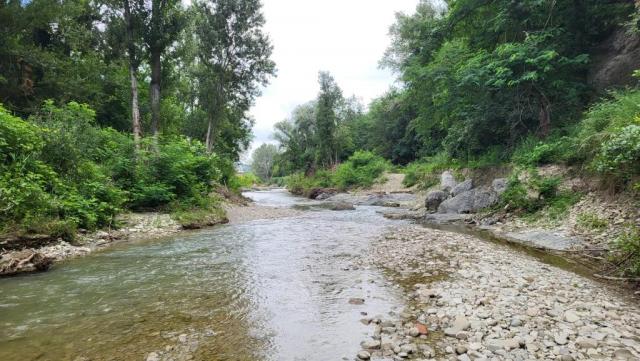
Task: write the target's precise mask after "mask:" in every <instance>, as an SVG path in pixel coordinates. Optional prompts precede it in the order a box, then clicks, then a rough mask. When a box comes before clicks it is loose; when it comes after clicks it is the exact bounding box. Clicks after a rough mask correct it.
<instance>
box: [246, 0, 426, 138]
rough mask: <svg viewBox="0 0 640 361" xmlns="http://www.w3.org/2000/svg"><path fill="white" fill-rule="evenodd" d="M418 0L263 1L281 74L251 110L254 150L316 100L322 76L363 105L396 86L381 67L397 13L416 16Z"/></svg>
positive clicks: (267, 28) (269, 32)
mask: <svg viewBox="0 0 640 361" xmlns="http://www.w3.org/2000/svg"><path fill="white" fill-rule="evenodd" d="M417 3H418V0H393V1H388V0H323V1H311V0H263V5H264V8H263V11H264V14H265V17H266V20H267V23H266V26H265V30H266V32H267V33H268V34H269V37H270V38H271V42H272V44H273V46H274V51H273V56H272V59H273V60H274V61H275V62H276V65H277V68H278V73H277V76H276V77H275V78H272V79H271V83H270V84H269V86H267V87H266V88H265V89H264V91H263V93H262V96H261V97H259V98H258V99H257V101H256V104H255V105H254V107H253V108H252V109H251V115H252V116H253V117H254V118H255V120H256V124H255V126H254V128H253V133H254V140H253V144H252V147H251V148H252V149H255V148H256V147H257V146H259V145H260V144H262V143H264V142H270V141H271V142H272V141H273V139H272V132H273V125H274V124H275V123H276V122H279V121H281V120H283V119H285V118H286V117H288V116H289V114H290V112H291V111H292V110H293V108H294V107H295V106H296V105H298V104H302V103H305V102H307V101H309V100H312V99H313V98H315V96H316V95H317V93H318V83H317V78H318V71H320V70H327V71H329V72H330V73H331V74H332V75H333V76H334V77H335V78H336V81H337V82H338V85H339V86H340V87H341V88H342V91H343V93H344V95H345V96H351V95H356V96H357V97H359V98H360V99H361V100H362V101H363V102H364V103H365V104H367V103H368V102H369V101H370V100H371V99H372V98H375V97H377V96H379V95H382V94H383V93H384V92H385V91H386V90H387V89H388V88H389V86H390V85H391V84H392V83H393V81H394V77H393V75H392V74H391V73H390V72H389V71H388V70H381V69H379V68H378V61H379V60H380V58H381V57H382V55H383V54H384V51H385V49H386V48H387V46H388V45H389V36H388V30H389V26H390V25H391V24H393V22H394V19H395V13H396V12H398V11H402V12H405V13H412V12H413V10H414V9H415V7H416V5H417Z"/></svg>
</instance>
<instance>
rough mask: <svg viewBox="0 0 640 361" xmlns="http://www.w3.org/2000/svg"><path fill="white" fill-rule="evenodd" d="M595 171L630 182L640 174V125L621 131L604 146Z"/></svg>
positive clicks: (630, 126)
mask: <svg viewBox="0 0 640 361" xmlns="http://www.w3.org/2000/svg"><path fill="white" fill-rule="evenodd" d="M593 167H594V169H595V170H596V171H597V172H598V173H600V174H603V175H604V176H606V177H613V178H614V179H618V180H621V181H628V180H630V179H631V178H632V177H633V176H636V175H639V174H640V125H628V126H626V127H624V128H621V129H619V130H618V131H616V132H615V133H614V134H612V135H611V136H610V138H609V139H608V140H607V141H606V142H604V144H602V146H601V148H600V151H599V152H598V154H597V155H596V158H595V159H594V160H593Z"/></svg>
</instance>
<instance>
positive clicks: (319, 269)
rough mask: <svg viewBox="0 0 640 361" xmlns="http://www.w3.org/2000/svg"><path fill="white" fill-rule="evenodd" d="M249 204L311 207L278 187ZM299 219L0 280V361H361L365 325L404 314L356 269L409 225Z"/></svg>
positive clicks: (355, 213)
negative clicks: (384, 238)
mask: <svg viewBox="0 0 640 361" xmlns="http://www.w3.org/2000/svg"><path fill="white" fill-rule="evenodd" d="M245 195H246V196H248V197H250V198H252V199H254V200H255V201H256V204H257V205H258V206H261V207H272V208H273V212H274V213H278V212H279V210H282V209H284V208H287V209H288V208H291V207H292V206H294V205H296V204H298V205H300V204H301V203H304V204H305V205H309V203H308V202H309V201H307V200H304V199H301V198H296V197H293V196H291V195H289V194H288V193H286V192H284V191H278V190H275V191H268V192H250V193H247V194H245ZM312 205H313V204H311V206H312ZM304 209H307V210H305V211H303V212H296V213H293V214H289V213H287V212H284V213H283V212H280V213H282V214H283V216H282V217H279V218H274V219H256V220H250V221H246V222H238V223H233V222H232V224H229V225H224V226H219V227H215V228H212V229H206V230H200V231H194V232H183V233H179V234H176V235H172V236H170V237H167V238H164V239H160V240H157V239H156V240H153V241H151V240H150V241H139V242H135V243H127V244H120V245H117V246H115V247H112V248H109V249H107V250H104V251H100V252H96V253H93V254H91V255H89V256H86V257H83V258H80V259H74V260H69V261H67V262H64V263H61V264H57V265H55V266H54V268H53V269H52V270H50V271H49V272H47V273H40V274H32V275H25V276H20V277H14V278H8V279H2V280H0V325H1V326H2V327H1V328H0V360H5V361H11V360H78V361H79V360H154V361H155V360H166V359H173V360H191V359H193V360H339V359H343V358H347V359H353V355H355V354H356V353H357V352H358V351H359V350H360V345H359V342H360V341H361V340H362V339H363V338H366V337H367V336H369V335H370V334H371V333H372V330H371V328H370V327H367V326H365V325H364V324H362V323H361V322H359V320H360V319H361V318H363V317H364V316H365V315H377V314H387V313H388V312H390V311H391V312H393V311H394V310H395V311H398V310H400V309H402V307H403V305H404V304H403V297H402V295H401V293H400V291H399V290H398V289H397V288H395V287H392V285H391V284H390V283H389V282H388V281H386V280H385V278H384V275H383V274H382V272H381V271H380V270H378V269H377V268H375V267H369V266H358V265H357V264H358V262H357V260H358V259H359V258H360V257H361V256H362V254H364V253H366V252H367V251H368V249H369V248H370V246H371V242H372V241H373V240H374V239H376V237H378V236H379V235H380V234H383V233H384V232H385V231H387V230H388V229H389V228H390V227H392V226H397V225H398V224H401V223H402V222H399V221H390V220H387V219H385V218H383V217H382V216H381V215H380V214H378V213H377V212H376V211H377V210H378V207H371V206H358V207H356V209H355V210H347V211H339V212H337V211H331V210H323V209H320V208H314V207H308V208H304ZM360 298H361V299H365V303H364V304H353V303H358V302H351V303H350V302H349V301H350V299H360ZM352 301H353V300H352Z"/></svg>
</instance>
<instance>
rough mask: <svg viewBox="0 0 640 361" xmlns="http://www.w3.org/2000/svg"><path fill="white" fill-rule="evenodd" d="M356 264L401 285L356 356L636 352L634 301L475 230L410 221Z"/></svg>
mask: <svg viewBox="0 0 640 361" xmlns="http://www.w3.org/2000/svg"><path fill="white" fill-rule="evenodd" d="M362 263H363V264H364V265H374V266H376V267H380V268H381V269H382V270H384V271H385V272H386V273H387V274H388V275H389V277H390V278H391V280H392V281H394V282H396V283H397V284H399V285H402V286H403V287H404V288H405V290H406V292H405V294H406V297H407V300H406V301H407V304H408V305H409V306H408V307H407V309H406V310H405V311H404V312H402V313H401V314H400V315H395V314H392V315H390V316H389V317H387V318H385V317H383V316H374V317H371V318H365V319H363V322H365V323H370V324H371V327H372V328H373V336H372V338H370V339H368V340H364V341H363V343H362V344H361V345H362V348H363V349H362V351H361V352H359V353H358V355H357V357H356V359H358V360H367V359H384V360H389V359H393V360H400V359H416V360H435V359H438V360H461V361H464V360H531V359H539V360H566V361H570V360H584V359H619V360H637V359H640V326H639V325H640V307H639V306H638V303H637V299H633V298H632V297H631V296H626V295H623V294H620V293H618V292H617V291H615V290H612V289H609V288H607V287H605V286H603V285H602V284H600V283H597V282H594V281H592V280H590V279H588V278H585V277H582V276H579V275H576V274H574V273H572V272H569V271H565V270H562V269H559V268H556V267H554V266H550V265H546V264H544V263H541V262H540V261H538V260H536V259H534V258H532V257H530V256H527V255H524V254H521V253H519V252H517V251H514V250H512V249H510V248H508V247H505V246H501V245H497V244H493V243H489V242H486V241H482V240H479V239H477V238H475V237H472V236H467V235H462V234H457V233H452V232H446V231H439V230H434V229H428V230H426V229H425V228H423V227H421V226H418V225H411V226H406V227H398V228H397V229H395V230H394V231H393V232H390V233H388V234H386V235H384V236H383V237H381V238H380V240H379V242H378V243H377V244H376V246H375V248H374V249H373V250H372V252H371V253H370V254H369V255H367V256H366V257H365V258H364V259H363V260H362Z"/></svg>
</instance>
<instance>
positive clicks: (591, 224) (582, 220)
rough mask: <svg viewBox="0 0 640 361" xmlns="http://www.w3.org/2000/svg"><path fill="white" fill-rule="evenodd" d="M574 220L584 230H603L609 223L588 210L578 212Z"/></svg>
mask: <svg viewBox="0 0 640 361" xmlns="http://www.w3.org/2000/svg"><path fill="white" fill-rule="evenodd" d="M576 221H577V224H578V227H580V228H582V229H586V230H604V229H606V228H607V226H608V225H609V222H607V220H606V219H603V218H600V217H598V216H597V215H595V214H593V213H588V212H584V213H580V214H578V217H577V219H576Z"/></svg>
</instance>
